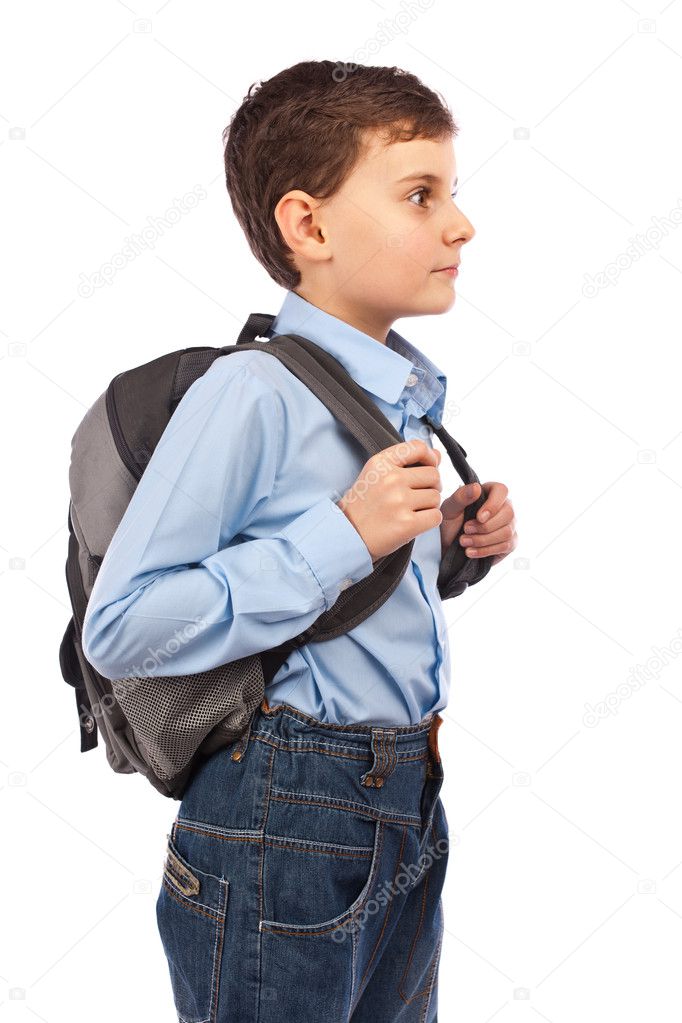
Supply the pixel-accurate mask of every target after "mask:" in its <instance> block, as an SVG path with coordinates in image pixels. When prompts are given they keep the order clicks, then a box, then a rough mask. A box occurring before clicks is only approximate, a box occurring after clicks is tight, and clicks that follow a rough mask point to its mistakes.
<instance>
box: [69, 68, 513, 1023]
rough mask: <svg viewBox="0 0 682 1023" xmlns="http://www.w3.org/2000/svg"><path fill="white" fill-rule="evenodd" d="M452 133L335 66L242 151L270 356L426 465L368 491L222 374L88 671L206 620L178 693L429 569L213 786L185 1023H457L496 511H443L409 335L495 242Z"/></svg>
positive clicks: (415, 464)
mask: <svg viewBox="0 0 682 1023" xmlns="http://www.w3.org/2000/svg"><path fill="white" fill-rule="evenodd" d="M456 133H457V128H456V125H455V123H454V121H453V120H452V117H451V115H450V113H449V111H448V110H447V109H446V108H445V107H444V106H443V104H442V102H441V100H440V99H439V97H438V96H437V95H436V94H435V93H433V92H432V91H431V90H429V89H428V88H426V87H425V86H424V85H423V84H422V83H421V82H420V81H419V80H418V79H417V78H415V77H414V76H413V75H410V74H406V73H405V72H402V71H399V70H398V69H396V68H389V67H362V66H358V67H356V68H355V69H354V70H352V71H347V72H344V74H343V75H340V74H339V73H338V66H337V65H335V64H334V63H333V62H331V61H310V62H304V63H301V64H297V65H295V66H294V67H291V68H288V69H286V70H285V71H282V72H281V73H280V74H278V75H275V76H274V77H273V78H271V79H270V80H268V81H267V82H264V83H261V85H260V87H259V89H257V90H256V91H255V92H254V91H253V87H252V89H251V90H249V94H248V95H247V96H246V97H245V98H244V101H243V103H242V105H241V106H240V108H239V109H238V110H237V112H236V114H235V115H234V117H233V119H232V121H231V123H230V125H229V127H228V128H227V129H226V130H225V133H224V139H225V143H226V144H225V167H226V178H227V188H228V192H229V195H230V199H231V202H232V206H233V209H234V213H235V215H236V217H237V219H238V221H239V223H240V225H241V226H242V228H243V230H244V232H245V234H246V237H247V240H248V242H249V245H250V246H251V248H252V250H253V252H254V254H255V255H256V258H257V259H258V260H259V261H260V262H261V263H262V265H263V266H264V267H265V269H266V270H267V271H268V273H269V274H270V276H271V277H272V278H273V279H274V280H275V281H276V282H277V283H279V284H281V285H282V287H283V288H285V289H286V292H287V294H286V297H285V299H284V302H283V304H282V307H281V309H280V311H279V314H278V316H277V318H276V319H275V321H274V323H273V325H272V329H271V330H270V331H269V333H268V336H272V335H273V334H281V333H290V332H293V333H299V334H301V335H302V336H304V337H307V338H309V339H310V340H311V341H313V342H315V343H316V344H318V345H320V346H321V347H322V348H325V349H326V350H327V351H328V352H330V353H331V354H332V355H333V356H334V357H335V358H336V359H338V361H339V362H340V363H341V364H342V365H343V366H344V367H345V368H346V369H347V370H348V372H349V373H350V374H351V376H352V377H353V379H354V380H355V381H356V382H357V383H358V384H359V385H360V386H361V387H363V388H364V389H365V390H366V391H367V392H368V394H369V395H370V396H371V397H372V399H373V400H374V401H375V402H376V404H377V405H378V406H379V408H380V409H381V411H382V412H383V413H384V414H385V415H386V416H387V418H388V419H390V421H391V422H392V423H393V425H394V426H395V427H396V429H398V430H399V432H400V434H401V436H403V437H404V438H405V443H400V444H396V445H393V446H392V447H389V448H387V449H386V450H385V451H383V452H380V453H379V454H378V455H375V456H373V457H372V458H370V459H369V460H368V461H367V462H366V463H365V464H364V466H363V465H362V457H361V456H360V455H359V453H358V450H357V448H356V446H355V443H354V442H351V440H350V438H349V435H348V434H347V432H345V431H344V430H343V428H342V427H341V426H340V425H339V424H338V422H337V421H336V420H335V418H334V417H333V416H332V415H331V414H330V413H329V411H328V410H327V409H326V408H325V407H324V406H323V405H322V403H321V402H319V401H318V400H317V398H315V396H314V395H313V394H312V393H311V392H310V391H309V390H308V389H307V388H306V387H305V385H303V384H302V383H301V381H299V380H298V379H297V378H296V377H295V376H294V375H293V374H291V373H289V371H288V370H287V369H286V368H285V367H284V366H282V365H281V364H280V363H279V362H278V361H277V360H275V359H273V358H272V357H271V356H269V355H268V354H267V353H264V352H263V353H261V352H258V351H245V352H241V353H240V352H238V353H234V354H230V355H229V356H223V357H219V358H217V359H216V360H215V361H214V363H213V364H212V366H211V368H210V369H209V370H208V372H207V373H206V374H205V375H204V376H202V377H200V378H199V379H198V380H197V381H195V382H194V384H192V386H191V387H190V388H189V389H188V391H187V392H186V393H185V395H184V397H183V399H182V401H181V402H180V404H179V405H178V407H177V409H176V411H175V413H174V415H173V418H172V421H171V422H170V424H169V426H168V428H167V430H166V431H165V432H164V434H163V436H162V438H161V440H160V441H159V444H158V445H157V447H156V449H155V451H154V453H153V456H152V458H151V460H150V462H149V464H148V466H147V468H146V470H145V473H144V474H143V476H142V479H141V480H140V483H139V484H138V487H137V489H136V491H135V493H134V494H133V497H132V500H131V502H130V504H129V506H128V508H127V509H126V512H125V514H124V516H123V519H122V520H121V523H120V525H119V528H118V530H117V531H116V535H115V536H114V538H113V539H112V543H111V545H110V547H109V549H108V550H107V554H106V556H105V558H104V561H103V563H102V566H101V568H100V571H99V574H98V576H97V580H96V583H95V589H94V590H93V593H92V596H91V599H90V602H89V605H88V612H87V615H86V619H85V623H84V629H83V645H84V651H85V655H86V657H87V658H88V659H89V660H90V661H91V662H92V663H93V664H94V666H95V667H96V668H97V669H98V670H100V671H101V672H102V674H104V675H105V676H107V677H109V678H122V677H125V676H126V675H127V674H131V673H132V672H131V669H132V665H133V664H134V663H135V662H139V661H140V660H141V659H142V658H143V657H144V651H145V650H146V649H149V650H157V649H159V648H161V649H163V648H164V645H166V646H168V644H169V640H170V638H171V637H172V636H173V635H174V630H175V629H176V628H177V626H178V624H180V625H182V624H186V623H187V622H189V621H195V620H196V619H197V618H198V617H200V618H201V621H202V628H201V629H200V630H198V633H197V635H196V637H195V638H193V639H192V640H191V641H189V642H186V643H183V644H180V645H179V649H177V650H175V649H174V650H173V654H172V656H171V657H170V658H169V659H167V660H165V661H164V662H163V663H162V665H161V666H160V668H159V672H158V673H159V674H163V675H182V674H190V673H194V672H200V671H203V670H207V669H209V668H212V667H214V666H216V665H218V664H223V663H226V662H228V661H231V660H235V659H237V658H240V657H245V656H247V655H249V654H253V653H256V652H260V651H264V650H267V649H270V648H272V647H275V646H277V645H278V644H280V643H281V642H283V641H284V640H286V639H289V638H291V637H293V636H295V635H298V634H299V633H300V632H302V631H303V630H304V629H306V628H307V627H308V626H309V625H311V624H312V623H313V622H314V621H315V620H316V619H317V618H318V617H319V615H320V614H322V613H323V612H324V611H325V610H327V609H328V608H329V607H331V606H332V605H333V604H334V602H335V601H336V600H337V599H338V596H339V594H340V592H341V590H342V589H344V588H345V587H347V586H350V585H352V584H353V583H355V582H357V581H359V580H360V579H363V578H364V577H366V576H367V575H369V574H370V573H371V572H372V570H373V564H374V562H375V561H376V560H377V559H378V558H380V557H382V556H383V555H385V554H388V553H390V552H392V551H394V550H396V549H397V548H398V547H401V546H403V545H404V544H405V543H407V542H409V541H410V540H411V539H413V538H414V540H415V543H414V548H413V554H412V560H411V564H410V566H409V568H408V570H407V571H406V573H405V574H404V576H403V577H402V578H401V580H400V582H399V584H398V586H397V587H396V589H395V591H394V592H393V593H392V594H391V596H390V598H389V599H388V600H387V601H386V602H385V603H384V604H383V605H382V606H381V607H380V608H379V609H378V610H377V611H376V612H374V614H372V615H371V616H370V617H369V618H367V619H366V620H365V621H364V622H362V623H360V625H358V626H356V627H355V628H353V629H351V630H350V631H349V632H348V633H346V634H344V635H341V636H339V637H337V638H336V639H333V640H330V641H327V642H323V643H322V642H321V643H314V642H313V643H308V644H307V645H306V646H303V647H300V648H299V649H297V650H295V651H294V652H293V653H292V654H291V655H290V656H289V657H288V659H287V660H286V661H285V663H284V664H283V665H282V667H281V668H280V669H279V670H278V672H277V673H276V675H275V677H274V678H273V680H272V681H271V682H270V684H269V685H268V686H267V688H266V699H265V700H263V702H262V704H261V706H260V707H259V708H258V710H257V711H256V712H255V714H254V716H253V718H252V720H251V722H250V726H249V729H247V733H246V735H245V736H244V739H243V740H239V742H238V743H235V744H233V747H228V748H227V749H222V750H220V751H218V752H217V753H216V754H214V755H213V756H212V757H210V758H209V759H207V760H206V762H205V763H203V764H202V765H201V766H200V768H199V769H198V770H197V772H196V773H195V775H193V777H192V779H191V782H190V784H189V786H188V788H187V790H186V792H185V795H184V797H183V799H182V802H181V804H180V807H179V809H178V813H177V816H176V818H175V821H174V822H173V825H172V830H171V834H170V835H169V836H168V849H167V859H166V863H165V866H164V875H163V882H162V886H161V890H160V893H159V897H158V900H157V906H156V909H157V920H158V926H159V931H160V935H161V939H162V942H163V947H164V951H165V954H166V957H167V959H168V964H169V970H170V976H171V982H172V988H173V995H174V1000H175V1005H176V1009H177V1013H178V1019H179V1020H181V1021H182V1023H208V1021H211V1023H212V1021H217V1023H236V1021H240V1023H252V1021H253V1023H274V1021H287V1023H289V1021H292V1023H306V1021H310V1023H312V1021H315V1023H318V1021H322V1020H325V1021H326V1020H329V1021H334V1023H341V1021H343V1023H347V1021H350V1020H351V1019H352V1020H353V1023H370V1021H371V1023H384V1021H385V1023H388V1021H389V1020H390V1021H400V1023H411V1021H415V1023H416V1021H420V1023H424V1021H429V1023H433V1021H435V1020H436V1019H437V988H438V967H439V960H440V950H441V940H442V934H443V913H442V900H441V891H442V886H443V881H444V877H445V869H446V864H447V855H448V840H447V838H448V835H447V821H446V817H445V813H444V810H443V806H442V803H441V800H440V798H439V791H440V788H441V785H442V781H443V769H442V765H441V759H440V754H439V750H438V741H437V732H438V728H439V726H440V724H441V721H442V718H441V716H440V715H439V714H438V711H439V710H442V709H443V708H444V707H445V706H446V704H447V696H448V683H449V653H448V645H447V635H446V628H445V622H444V616H443V611H442V607H441V603H440V598H439V594H438V590H437V587H436V578H437V573H438V566H439V563H440V560H441V556H442V553H443V551H444V550H445V549H446V547H447V546H448V545H449V543H451V542H452V539H453V537H454V536H455V535H456V534H457V533H458V532H459V530H460V528H461V525H462V521H463V513H464V508H465V507H466V505H467V504H469V503H471V502H472V501H474V500H476V498H477V497H478V496H479V494H480V488H479V485H478V484H476V485H474V486H473V487H472V488H467V487H460V488H459V489H458V490H457V491H455V493H454V494H453V495H451V497H449V498H448V499H447V500H446V501H444V502H443V503H442V504H441V493H440V491H441V483H440V476H439V472H438V465H439V462H440V455H439V453H438V452H436V451H435V450H434V449H433V447H432V446H431V443H430V430H429V428H428V427H427V426H426V424H425V422H424V420H423V417H424V415H425V414H427V413H428V415H429V416H430V417H431V418H432V419H433V420H434V421H436V422H439V421H440V419H441V416H442V412H443V406H444V401H445V389H446V377H445V375H444V374H443V373H442V372H441V371H440V370H439V369H438V367H437V366H435V365H434V363H432V362H431V361H430V360H429V359H428V358H426V356H425V355H423V354H422V353H421V352H419V351H418V350H417V349H416V348H415V347H414V346H413V345H411V344H410V343H409V342H407V341H406V340H405V339H404V338H402V337H401V336H400V335H398V334H397V333H396V332H395V331H393V330H392V329H391V324H392V322H393V321H394V320H395V319H396V318H398V317H401V316H414V315H421V314H434V313H443V312H446V311H447V310H448V309H450V308H451V306H452V304H453V302H454V297H455V296H454V277H455V274H454V273H453V272H451V271H448V270H443V268H445V267H455V266H457V265H458V264H459V262H460V258H461V249H462V246H463V244H464V243H465V242H467V241H469V239H470V238H472V237H473V234H474V229H473V227H472V225H471V224H470V222H469V221H468V220H467V219H466V217H465V216H464V215H463V214H462V213H461V212H460V210H459V209H458V208H457V206H456V205H455V204H454V203H453V202H452V199H453V198H454V194H455V193H454V192H453V190H452V189H453V187H454V185H455V183H456V178H455V164H454V156H453V149H452V139H453V137H454V135H456ZM485 491H486V503H485V505H484V507H483V508H482V509H481V510H480V511H479V513H478V516H477V518H478V522H479V525H478V529H479V532H478V533H475V534H473V535H472V536H471V537H470V540H471V546H470V547H469V551H470V552H471V556H480V554H485V555H495V556H496V560H499V558H501V557H504V556H505V555H506V553H508V552H509V550H510V549H513V546H514V533H513V523H512V512H511V505H510V504H509V502H508V501H506V493H507V490H506V487H504V485H503V484H499V483H494V484H486V485H485ZM486 511H487V512H488V513H489V514H488V516H487V522H486V524H485V525H484V524H483V523H484V522H485V519H486V516H485V514H484V513H485V512H486ZM461 540H462V542H464V538H461ZM175 645H176V646H177V645H178V644H177V643H176V644H175Z"/></svg>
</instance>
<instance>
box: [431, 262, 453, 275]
mask: <svg viewBox="0 0 682 1023" xmlns="http://www.w3.org/2000/svg"><path fill="white" fill-rule="evenodd" d="M458 266H459V263H450V265H449V266H439V267H437V269H436V270H434V271H433V272H434V273H440V271H441V270H456V269H457V268H458Z"/></svg>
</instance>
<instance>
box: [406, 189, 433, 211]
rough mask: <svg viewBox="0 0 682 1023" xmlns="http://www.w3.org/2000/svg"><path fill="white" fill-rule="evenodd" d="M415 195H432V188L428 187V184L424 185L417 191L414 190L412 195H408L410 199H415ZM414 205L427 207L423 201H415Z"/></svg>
mask: <svg viewBox="0 0 682 1023" xmlns="http://www.w3.org/2000/svg"><path fill="white" fill-rule="evenodd" d="M415 195H431V189H430V188H428V187H427V186H426V185H422V187H421V188H418V189H417V191H416V192H413V193H412V195H410V196H408V198H409V199H414V197H415ZM413 205H415V206H421V207H422V209H425V208H426V207H425V206H424V203H421V202H418V203H413Z"/></svg>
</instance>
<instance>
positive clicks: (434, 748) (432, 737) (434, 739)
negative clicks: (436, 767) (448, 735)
mask: <svg viewBox="0 0 682 1023" xmlns="http://www.w3.org/2000/svg"><path fill="white" fill-rule="evenodd" d="M442 724H443V719H442V717H441V716H440V714H434V716H433V720H432V721H431V727H430V728H429V749H430V750H431V752H432V753H433V755H434V757H435V759H436V762H437V763H439V764H440V762H441V761H440V751H439V749H438V729H439V728H440V726H441V725H442Z"/></svg>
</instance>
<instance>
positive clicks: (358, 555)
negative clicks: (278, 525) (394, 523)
mask: <svg viewBox="0 0 682 1023" xmlns="http://www.w3.org/2000/svg"><path fill="white" fill-rule="evenodd" d="M276 536H281V537H284V538H285V539H286V540H288V541H289V542H290V543H292V544H293V545H294V546H295V547H296V549H297V550H298V551H299V553H300V554H301V556H302V557H303V558H304V559H305V560H306V562H307V563H308V565H309V567H310V570H311V571H312V573H313V575H314V576H315V578H316V579H317V582H318V583H319V585H320V588H321V589H322V592H323V594H324V599H325V604H326V606H325V611H326V610H328V609H329V608H330V607H331V606H332V604H334V603H336V601H337V600H338V597H339V593H340V592H341V590H345V589H347V588H348V587H349V586H351V585H352V584H353V583H356V582H359V581H360V579H364V578H365V576H368V575H370V574H371V573H372V571H373V570H374V564H373V562H372V557H371V555H370V553H369V550H368V548H367V545H366V543H365V541H364V540H363V539H362V537H361V536H360V534H359V533H358V531H357V529H356V528H355V526H354V525H353V523H352V522H351V521H350V520H349V519H348V518H347V517H346V515H345V514H344V513H343V512H342V511H341V509H340V508H339V506H338V505H337V504H336V503H335V502H334V501H332V499H331V498H330V497H324V498H322V499H321V500H320V501H318V502H317V503H316V504H314V505H313V506H312V507H311V508H308V510H307V511H305V512H303V513H302V514H301V515H299V516H297V518H295V519H294V520H293V522H290V523H289V525H288V526H285V527H284V529H281V530H280V531H279V532H278V533H277V534H276Z"/></svg>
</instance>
